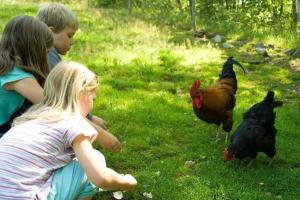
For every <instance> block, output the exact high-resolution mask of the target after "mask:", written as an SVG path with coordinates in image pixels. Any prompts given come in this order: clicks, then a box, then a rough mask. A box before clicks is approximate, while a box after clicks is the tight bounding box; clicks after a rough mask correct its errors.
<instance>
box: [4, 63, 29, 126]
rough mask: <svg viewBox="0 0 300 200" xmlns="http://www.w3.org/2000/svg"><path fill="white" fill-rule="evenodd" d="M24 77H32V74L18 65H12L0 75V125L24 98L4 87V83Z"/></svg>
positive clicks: (18, 106)
mask: <svg viewBox="0 0 300 200" xmlns="http://www.w3.org/2000/svg"><path fill="white" fill-rule="evenodd" d="M25 78H33V75H32V74H30V73H28V72H25V71H23V70H22V69H20V68H19V67H14V69H13V70H11V71H10V72H8V73H7V74H5V75H1V76H0V126H1V125H2V124H4V123H5V122H7V121H8V120H9V119H10V117H11V115H12V114H13V113H14V112H16V111H17V110H18V109H19V108H20V107H21V106H22V105H23V103H24V100H25V97H23V96H22V95H21V94H19V93H18V92H16V91H13V90H11V91H9V90H6V89H4V85H5V84H6V83H11V82H14V81H19V80H22V79H25Z"/></svg>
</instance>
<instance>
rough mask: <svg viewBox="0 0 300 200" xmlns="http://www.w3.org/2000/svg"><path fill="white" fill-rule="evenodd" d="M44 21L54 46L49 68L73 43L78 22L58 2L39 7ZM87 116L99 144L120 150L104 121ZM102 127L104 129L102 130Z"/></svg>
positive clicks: (59, 59)
mask: <svg viewBox="0 0 300 200" xmlns="http://www.w3.org/2000/svg"><path fill="white" fill-rule="evenodd" d="M36 17H37V18H38V19H39V20H41V21H42V22H44V23H45V24H46V25H47V26H48V27H49V28H50V30H51V32H52V35H53V38H54V47H52V48H51V49H50V51H49V53H48V65H49V70H51V69H53V68H54V67H55V66H56V64H57V63H59V62H60V61H61V60H62V59H61V56H60V55H65V54H66V53H67V52H68V51H69V50H70V49H71V46H72V44H73V36H74V35H75V33H76V31H77V30H78V27H79V23H78V20H77V18H76V16H75V15H74V14H73V12H72V11H70V10H69V9H67V8H66V7H65V6H64V5H62V4H60V3H50V4H48V5H45V6H43V7H41V8H40V9H39V11H38V13H37V16H36ZM87 118H88V119H89V121H90V122H91V124H92V125H93V126H94V128H96V129H97V130H98V131H99V132H102V133H103V134H99V137H101V138H99V141H101V142H100V144H101V146H102V147H103V148H106V149H110V150H113V151H120V150H121V145H120V142H119V141H118V139H117V138H116V137H115V136H113V135H112V134H110V133H109V132H107V131H105V130H107V127H106V125H105V124H106V122H105V121H104V120H103V119H101V118H99V117H97V116H95V115H91V114H90V113H89V114H88V116H87ZM103 129H104V130H103Z"/></svg>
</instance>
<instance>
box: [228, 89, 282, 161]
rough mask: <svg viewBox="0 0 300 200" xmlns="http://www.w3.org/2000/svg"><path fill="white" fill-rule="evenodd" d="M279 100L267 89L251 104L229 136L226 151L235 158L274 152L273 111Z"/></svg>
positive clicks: (270, 154)
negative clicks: (263, 95) (260, 99)
mask: <svg viewBox="0 0 300 200" xmlns="http://www.w3.org/2000/svg"><path fill="white" fill-rule="evenodd" d="M281 105H282V102H281V101H275V100H274V92H273V91H269V92H268V93H267V95H266V97H265V98H264V100H263V101H262V102H260V103H257V104H255V105H253V106H252V107H251V108H250V109H249V110H248V111H247V112H246V113H244V116H243V122H242V123H241V124H240V126H239V127H238V128H237V130H236V131H235V133H234V135H233V136H232V137H231V144H230V145H229V147H228V151H229V152H230V153H231V154H233V155H234V156H235V157H236V158H239V159H243V158H245V157H250V158H255V157H256V155H257V153H258V152H264V153H265V154H267V156H268V157H273V156H274V155H275V154H276V149H275V137H276V128H275V117H276V115H275V112H274V108H275V107H278V106H281Z"/></svg>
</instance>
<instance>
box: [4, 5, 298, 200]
mask: <svg viewBox="0 0 300 200" xmlns="http://www.w3.org/2000/svg"><path fill="white" fill-rule="evenodd" d="M68 7H70V8H71V9H72V10H73V11H74V12H75V13H76V15H77V16H78V19H79V21H80V29H79V31H78V32H77V33H76V35H75V42H74V45H73V47H72V49H71V50H70V52H69V53H68V55H66V56H65V57H64V59H66V60H75V61H79V62H82V63H84V64H85V65H87V66H88V67H89V68H90V69H91V70H93V71H94V72H95V73H97V75H98V76H99V80H100V88H99V90H98V96H97V100H96V103H95V107H94V110H93V113H95V114H97V115H99V116H101V117H103V118H104V119H105V120H106V121H107V122H108V124H109V130H110V131H111V132H112V133H114V134H115V135H116V136H117V137H118V138H119V139H120V141H121V143H122V151H121V152H120V153H111V152H108V151H103V150H101V149H100V150H101V151H102V152H103V153H104V154H105V156H106V159H107V162H108V166H109V167H111V168H113V169H115V170H116V171H118V172H120V173H131V174H133V175H134V176H135V177H136V178H137V180H138V187H137V189H136V190H135V191H131V192H124V198H123V199H124V200H138V199H151V198H150V197H149V194H150V193H151V195H152V199H154V200H160V199H161V200H181V199H185V200H199V199H205V200H210V199H216V200H219V199H222V200H223V199H224V200H225V199H226V200H227V199H228V200H229V199H232V200H234V199H235V200H237V199H241V200H248V199H249V200H250V199H251V200H256V199H257V200H264V199H266V200H271V199H272V200H273V199H284V200H288V199H290V200H295V199H299V198H300V188H299V186H300V157H299V155H300V145H299V143H300V131H299V129H298V128H299V127H300V120H299V119H300V112H299V111H300V104H299V98H300V94H299V92H300V76H299V75H300V73H299V72H297V71H294V70H292V69H291V68H290V67H289V65H287V64H281V65H275V64H274V65H273V64H270V63H261V64H259V65H254V64H250V63H249V62H246V58H245V56H243V55H244V54H243V51H244V52H246V51H248V50H247V48H250V47H249V46H251V44H249V45H245V46H244V47H241V48H240V49H238V50H239V51H238V50H224V49H222V48H219V47H218V46H217V45H215V44H214V43H212V42H199V41H196V40H195V39H193V38H191V37H189V36H188V35H181V36H180V37H181V38H180V41H181V42H178V32H177V33H175V32H174V30H172V29H169V27H167V26H162V25H158V24H155V23H153V22H151V20H150V19H148V20H147V21H145V17H143V18H142V17H139V15H137V14H135V15H129V14H128V13H127V11H126V10H122V9H95V8H88V7H87V6H86V5H85V4H84V3H82V4H79V5H75V4H74V5H68ZM37 9H38V4H37V3H34V2H33V3H26V4H25V3H22V1H14V3H9V1H4V2H3V3H1V5H0V30H1V33H2V30H3V28H4V26H5V24H6V23H7V22H8V20H9V19H10V18H11V17H12V16H15V15H18V14H28V15H32V16H33V15H35V13H36V11H37ZM236 37H238V35H237V36H236ZM272 41H274V40H272ZM250 42H253V43H254V42H256V41H250ZM266 42H270V41H266ZM275 45H277V44H275ZM278 45H279V43H278ZM283 45H284V44H281V46H280V48H288V47H285V46H283ZM228 55H233V56H235V58H236V60H238V61H239V62H241V63H242V64H243V65H244V67H245V68H246V69H247V71H248V73H247V74H246V75H244V74H243V73H242V71H241V70H240V69H239V68H235V69H236V70H235V71H236V73H237V79H238V83H239V88H238V91H237V95H236V97H237V104H236V107H235V112H234V128H233V130H234V129H235V128H236V127H237V126H238V124H239V123H240V122H241V118H242V113H243V112H245V111H246V110H247V109H248V108H249V107H250V106H251V105H253V104H254V103H256V102H258V101H261V100H262V99H263V97H264V96H265V94H266V92H267V91H268V90H274V91H275V94H276V98H277V99H280V100H282V101H283V102H284V106H283V107H281V108H278V109H276V113H277V118H276V128H277V130H278V132H277V133H278V134H277V143H276V146H277V154H276V156H275V159H274V162H273V164H272V165H271V166H270V167H269V166H267V162H268V159H267V157H266V156H265V155H264V154H260V155H259V156H258V158H257V160H256V161H255V162H254V164H253V166H252V167H250V168H247V167H246V165H245V164H243V163H239V162H237V161H233V162H230V163H224V162H223V150H224V147H225V146H226V145H225V144H224V142H223V140H222V141H221V142H219V143H215V142H214V141H215V132H216V127H214V126H213V125H209V124H206V123H204V122H202V121H200V120H198V119H197V118H196V116H195V115H194V113H193V110H192V105H191V100H190V97H189V88H190V86H191V84H192V83H193V81H194V80H195V79H201V81H202V85H203V86H204V87H206V86H208V85H210V84H212V83H213V82H214V81H215V80H217V78H218V75H219V73H220V70H221V67H222V64H223V62H224V61H225V60H226V58H227V57H228ZM95 147H96V148H99V147H98V146H97V145H95ZM187 161H192V164H191V165H186V162H187ZM190 163H191V162H190ZM146 193H147V194H148V196H147V195H146ZM94 199H104V200H109V199H112V193H111V192H103V193H100V194H98V195H97V196H96V197H95V198H94Z"/></svg>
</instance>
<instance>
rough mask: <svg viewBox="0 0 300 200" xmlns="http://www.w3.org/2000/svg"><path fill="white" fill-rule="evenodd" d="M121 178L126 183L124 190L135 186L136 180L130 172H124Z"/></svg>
mask: <svg viewBox="0 0 300 200" xmlns="http://www.w3.org/2000/svg"><path fill="white" fill-rule="evenodd" d="M123 178H124V181H125V182H126V183H127V186H126V190H133V189H134V188H135V187H136V185H137V181H136V179H135V178H134V177H133V176H132V175H131V174H126V175H124V176H123Z"/></svg>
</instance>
